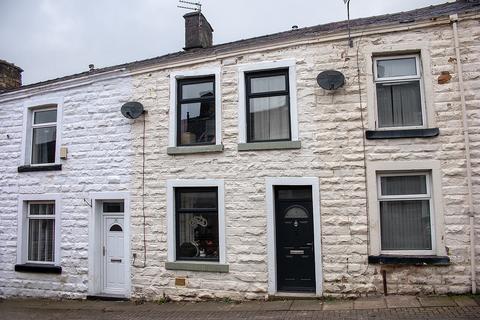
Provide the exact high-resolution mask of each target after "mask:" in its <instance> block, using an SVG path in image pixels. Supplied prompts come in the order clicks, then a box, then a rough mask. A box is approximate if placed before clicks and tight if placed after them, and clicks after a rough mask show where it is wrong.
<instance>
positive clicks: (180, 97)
mask: <svg viewBox="0 0 480 320" xmlns="http://www.w3.org/2000/svg"><path fill="white" fill-rule="evenodd" d="M215 116H216V115H215V77H214V76H212V77H204V78H185V79H179V80H178V82H177V145H178V146H195V145H209V144H215V143H216V134H215V132H216V128H215Z"/></svg>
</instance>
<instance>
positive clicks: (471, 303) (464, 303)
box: [452, 296, 478, 307]
mask: <svg viewBox="0 0 480 320" xmlns="http://www.w3.org/2000/svg"><path fill="white" fill-rule="evenodd" d="M452 299H453V301H455V303H456V304H457V305H458V306H459V307H478V304H477V302H476V301H475V300H473V299H472V298H470V297H467V296H456V297H452Z"/></svg>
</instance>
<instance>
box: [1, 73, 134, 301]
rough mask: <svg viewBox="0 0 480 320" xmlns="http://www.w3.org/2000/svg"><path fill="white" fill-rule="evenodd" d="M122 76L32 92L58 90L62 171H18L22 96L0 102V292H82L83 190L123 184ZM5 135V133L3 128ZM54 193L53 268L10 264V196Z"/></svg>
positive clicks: (125, 90)
mask: <svg viewBox="0 0 480 320" xmlns="http://www.w3.org/2000/svg"><path fill="white" fill-rule="evenodd" d="M130 95H131V87H130V83H129V80H128V79H121V78H120V79H117V80H111V81H102V82H99V83H96V84H92V85H89V86H80V87H78V88H75V89H70V90H59V91H56V92H52V93H48V94H47V95H44V96H41V95H36V96H35V99H41V98H51V97H63V98H64V105H63V132H62V145H63V146H66V147H68V159H67V160H62V166H63V168H62V171H49V172H25V173H18V172H17V167H18V166H19V165H20V153H21V137H22V116H23V103H24V102H25V101H27V99H28V98H25V99H19V100H15V101H13V102H8V103H1V107H0V123H1V125H0V168H1V171H0V181H1V192H0V212H1V220H0V221H1V223H0V243H1V244H0V250H1V255H0V296H4V297H5V296H25V297H30V296H35V297H68V298H81V297H85V295H86V294H87V288H88V282H87V279H88V215H89V213H90V207H89V206H88V205H87V204H86V203H85V202H84V200H83V199H84V198H86V199H87V200H88V196H89V192H99V191H127V190H129V189H130V188H131V187H130V181H131V174H132V170H131V166H130V165H128V164H129V163H130V161H131V160H129V159H132V158H133V150H132V142H131V125H130V123H131V121H130V120H127V119H125V118H124V117H123V116H122V115H121V113H120V106H121V105H122V103H124V102H125V101H128V100H129V97H130ZM7 135H8V136H7ZM42 193H61V194H62V208H61V212H60V214H61V266H62V268H63V271H62V274H61V275H50V274H35V273H20V272H15V271H14V265H15V263H16V259H17V247H16V245H17V213H18V196H19V195H21V194H42Z"/></svg>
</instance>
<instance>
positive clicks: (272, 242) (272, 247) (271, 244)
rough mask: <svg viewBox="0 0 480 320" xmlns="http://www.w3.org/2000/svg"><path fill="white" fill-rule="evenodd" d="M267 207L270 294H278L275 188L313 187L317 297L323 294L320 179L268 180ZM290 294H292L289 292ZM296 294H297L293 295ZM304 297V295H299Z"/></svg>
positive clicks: (287, 178)
mask: <svg viewBox="0 0 480 320" xmlns="http://www.w3.org/2000/svg"><path fill="white" fill-rule="evenodd" d="M265 184H266V206H267V267H268V294H270V295H275V294H277V293H278V292H277V243H276V236H275V233H276V232H275V230H276V226H275V192H274V188H275V186H311V187H312V207H313V239H314V256H315V295H316V296H322V294H323V272H322V242H321V240H322V239H321V220H320V188H319V179H318V178H315V177H275V178H271V177H269V178H266V179H265ZM289 294H292V293H290V292H289ZM293 294H295V293H293ZM298 295H304V293H300V292H299V293H298Z"/></svg>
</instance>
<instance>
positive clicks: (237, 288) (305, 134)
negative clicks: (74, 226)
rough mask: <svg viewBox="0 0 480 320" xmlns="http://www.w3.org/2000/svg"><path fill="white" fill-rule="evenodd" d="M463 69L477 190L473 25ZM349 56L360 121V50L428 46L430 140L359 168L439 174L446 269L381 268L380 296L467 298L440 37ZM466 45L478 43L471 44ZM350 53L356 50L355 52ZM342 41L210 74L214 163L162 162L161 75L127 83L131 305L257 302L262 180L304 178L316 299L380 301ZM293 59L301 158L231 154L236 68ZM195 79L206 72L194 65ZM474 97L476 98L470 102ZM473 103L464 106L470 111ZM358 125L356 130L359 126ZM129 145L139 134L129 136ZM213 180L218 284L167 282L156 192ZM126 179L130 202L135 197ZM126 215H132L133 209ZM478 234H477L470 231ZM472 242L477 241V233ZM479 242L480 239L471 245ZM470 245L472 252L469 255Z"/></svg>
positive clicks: (377, 150)
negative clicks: (135, 114)
mask: <svg viewBox="0 0 480 320" xmlns="http://www.w3.org/2000/svg"><path fill="white" fill-rule="evenodd" d="M460 29H461V32H460V36H461V43H462V45H463V46H465V47H466V49H463V50H462V54H463V57H464V59H465V61H464V62H465V72H466V73H467V74H466V86H467V87H468V90H469V94H468V103H469V115H470V120H471V125H472V126H474V128H472V141H473V142H474V143H473V145H472V147H473V148H474V149H476V151H474V155H475V160H474V165H475V174H476V175H475V179H476V181H477V183H476V184H477V186H476V187H475V190H476V203H477V204H478V203H479V202H480V195H479V191H480V190H479V189H478V181H479V179H480V176H479V175H480V171H479V169H478V162H479V153H478V145H479V143H480V137H479V132H480V131H479V129H480V128H479V117H478V110H477V109H478V108H477V106H476V105H475V102H478V94H477V93H476V90H475V88H477V89H478V86H479V81H478V71H479V68H480V66H479V64H478V57H479V51H478V43H477V44H474V43H473V42H474V41H475V40H474V39H476V40H478V32H479V30H480V26H479V25H478V19H474V20H468V21H462V22H461V25H460ZM355 41H356V43H357V45H358V44H359V48H360V49H359V66H360V70H361V78H360V80H361V96H362V101H363V112H364V118H365V119H366V118H367V114H366V112H367V110H366V99H367V98H366V86H365V83H366V77H365V72H369V71H367V70H365V61H364V53H363V50H362V48H365V47H367V46H375V45H378V44H398V43H417V44H423V43H425V42H427V43H428V45H429V47H430V51H431V59H432V73H433V74H432V83H431V84H427V85H431V86H433V91H434V108H435V117H436V123H437V125H438V127H439V128H440V131H441V135H440V136H439V137H437V138H431V139H401V140H370V141H367V148H366V149H367V150H366V151H367V160H368V161H384V160H398V161H403V160H418V161H422V160H426V159H438V160H441V163H442V188H443V194H444V199H443V203H444V213H445V223H446V225H445V237H446V245H447V247H448V251H449V254H450V258H451V261H452V264H451V265H450V266H449V267H386V268H385V269H386V270H387V274H388V285H389V290H390V292H391V293H398V294H405V293H423V294H433V293H437V294H442V293H447V292H450V293H460V292H468V291H469V288H470V269H469V265H470V262H469V235H468V232H469V227H468V217H467V215H466V213H465V209H466V194H467V188H466V179H465V177H466V170H465V154H464V147H465V146H464V142H463V132H462V127H461V125H462V123H461V121H462V119H461V105H460V98H459V90H458V78H457V74H456V71H457V70H456V64H455V61H452V60H451V59H450V58H451V57H453V58H454V57H455V52H454V44H453V43H454V42H453V33H452V29H451V26H448V25H445V26H441V27H436V28H426V29H422V30H415V31H409V32H397V33H391V34H387V35H378V36H368V37H363V38H362V39H360V40H359V39H356V40H355ZM477 42H478V41H477ZM355 48H356V47H355ZM355 48H354V49H349V48H348V47H347V45H346V41H340V42H330V43H323V44H316V45H309V46H297V47H292V48H289V49H285V50H277V51H270V52H262V53H252V54H248V55H243V56H238V57H236V58H235V59H226V60H223V61H218V63H220V64H222V85H221V87H222V100H223V105H222V109H223V114H222V117H223V119H222V129H223V144H224V146H225V151H224V152H223V153H221V154H203V155H198V154H197V155H177V156H169V155H167V153H166V147H167V145H168V129H169V128H168V109H169V87H168V86H169V77H168V75H169V73H170V72H173V71H178V70H176V69H171V70H162V71H158V72H154V73H151V74H146V75H141V76H137V77H136V78H135V79H134V83H135V84H134V91H135V100H138V101H141V102H142V103H143V104H144V105H145V106H146V108H147V109H148V110H149V114H148V116H147V136H146V144H147V147H146V150H147V153H146V172H147V175H146V194H147V195H146V216H147V243H148V244H147V248H148V254H147V267H146V268H143V267H140V263H139V265H138V266H135V267H134V268H133V271H132V272H133V292H134V295H135V296H144V297H147V298H148V299H155V298H158V297H161V296H162V295H163V294H166V295H168V296H170V297H172V298H174V299H183V298H188V299H198V298H207V297H208V298H211V297H215V298H222V297H230V298H235V299H242V298H263V297H264V296H265V295H266V292H267V261H266V260H267V252H266V242H267V238H266V212H265V207H266V204H265V177H280V176H304V177H309V176H313V177H319V178H320V198H321V200H320V201H321V203H320V205H321V208H320V210H321V221H322V225H321V228H322V253H323V276H324V293H325V295H327V296H355V295H367V294H381V293H382V292H383V289H382V284H381V276H380V274H381V270H382V269H383V268H382V267H380V266H374V265H370V266H368V265H367V255H368V233H367V230H368V224H367V221H368V216H367V213H366V197H365V173H364V154H363V148H362V123H361V114H360V104H359V90H358V85H357V53H356V49H355ZM288 58H296V59H297V88H298V118H299V128H300V139H301V141H302V149H301V150H284V151H257V152H238V151H237V141H238V112H237V108H238V106H237V101H238V94H237V88H238V83H237V79H238V74H237V66H236V65H237V64H243V63H252V62H262V61H272V60H279V59H288ZM195 67H208V65H197V66H195ZM326 69H336V70H340V71H342V72H343V73H344V74H345V76H346V79H347V80H346V81H347V84H346V86H345V87H344V88H342V89H340V90H338V91H336V92H333V93H331V92H326V91H324V90H322V89H320V88H319V87H318V86H317V84H316V82H315V77H316V75H317V74H318V73H319V72H321V71H323V70H326ZM442 71H449V72H450V73H451V74H452V76H453V79H452V80H451V81H450V82H448V83H446V84H443V85H439V84H438V83H437V82H436V80H437V78H438V76H439V75H440V74H441V72H442ZM477 91H478V90H477ZM475 99H476V100H475ZM365 125H366V123H365ZM134 130H135V136H140V135H141V126H140V125H138V126H136V127H135V129H134ZM135 142H136V143H135V148H136V150H137V151H136V163H137V165H136V167H138V166H139V165H140V163H141V153H140V151H139V150H140V146H141V145H140V140H135ZM191 178H195V179H199V178H200V179H202V178H213V179H224V180H225V204H226V237H227V239H226V241H227V262H228V264H229V265H230V272H229V273H228V274H214V273H199V272H186V271H169V270H165V269H164V262H165V261H166V257H167V243H166V239H167V227H166V180H167V179H191ZM140 183H141V180H140V176H139V175H136V176H135V188H134V190H137V191H138V190H140V189H139V187H140ZM140 196H141V194H140V193H138V192H137V193H136V196H135V198H134V206H133V215H134V217H133V219H132V223H133V233H134V234H135V236H134V241H133V248H132V249H133V252H137V253H138V255H139V256H141V254H142V248H143V247H142V245H141V242H140V237H141V234H142V223H141V222H142V219H141V212H140V206H139V203H140V199H141V197H140ZM135 203H137V205H135ZM479 231H480V230H479ZM477 234H479V233H478V232H477ZM477 240H480V239H477ZM479 245H480V244H479ZM175 276H186V277H187V285H186V287H185V288H183V287H175V285H174V278H175Z"/></svg>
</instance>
